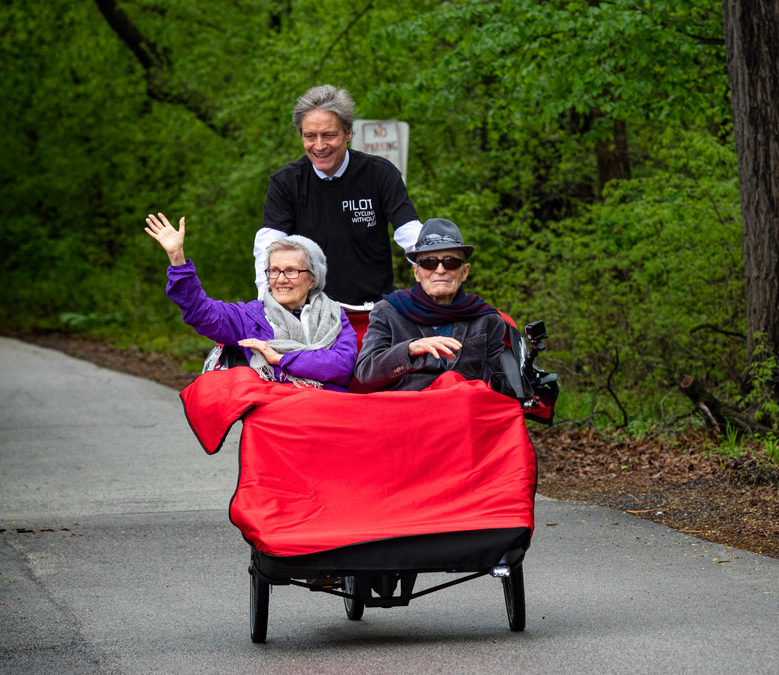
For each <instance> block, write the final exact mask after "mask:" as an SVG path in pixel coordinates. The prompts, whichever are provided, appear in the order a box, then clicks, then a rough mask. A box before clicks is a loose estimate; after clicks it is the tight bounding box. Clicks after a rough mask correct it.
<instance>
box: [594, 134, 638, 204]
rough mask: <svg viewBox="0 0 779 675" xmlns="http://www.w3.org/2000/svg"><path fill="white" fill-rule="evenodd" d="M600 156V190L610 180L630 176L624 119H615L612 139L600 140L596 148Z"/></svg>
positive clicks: (625, 178)
mask: <svg viewBox="0 0 779 675" xmlns="http://www.w3.org/2000/svg"><path fill="white" fill-rule="evenodd" d="M595 152H596V155H597V158H598V183H599V187H600V192H603V188H604V187H605V186H606V183H608V182H609V181H610V180H627V179H629V178H630V155H629V154H628V130H627V125H626V124H625V121H624V120H614V136H613V138H612V139H611V140H610V141H598V144H597V146H596V148H595Z"/></svg>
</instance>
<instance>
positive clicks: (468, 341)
mask: <svg viewBox="0 0 779 675" xmlns="http://www.w3.org/2000/svg"><path fill="white" fill-rule="evenodd" d="M505 332H506V324H505V322H504V320H503V318H502V317H501V316H500V314H486V315H484V316H479V317H477V318H475V319H473V320H471V321H456V322H454V334H453V335H452V337H453V338H454V339H455V340H459V341H460V342H461V343H462V349H460V351H458V352H457V356H456V357H455V358H454V359H445V358H441V359H440V360H438V359H436V358H435V357H433V356H432V355H431V354H423V355H420V356H414V357H413V358H412V356H411V355H410V354H409V352H408V345H409V343H410V342H413V341H414V340H418V339H419V338H423V337H430V336H432V335H433V334H434V333H433V328H432V327H431V326H423V325H421V324H418V323H415V322H413V321H411V320H409V319H407V318H406V317H404V316H403V315H402V314H400V313H399V312H398V311H397V310H396V309H395V308H394V307H393V306H392V305H391V304H390V303H389V302H387V301H386V300H382V301H380V302H378V303H376V306H375V307H374V308H373V311H372V312H371V315H370V324H369V325H368V331H367V332H366V333H365V337H364V338H363V343H362V349H361V350H360V354H359V355H358V356H357V365H356V366H355V368H354V376H355V378H356V379H357V381H358V382H359V383H360V385H362V386H361V388H360V390H361V391H378V390H380V389H397V390H405V391H413V390H419V389H424V388H425V387H427V386H428V385H430V384H431V383H432V382H433V380H435V379H436V378H437V377H438V376H439V375H441V374H442V373H444V372H446V371H447V370H454V371H456V372H458V373H460V374H461V375H462V376H463V377H465V378H466V379H468V380H478V379H482V380H484V381H489V378H490V375H491V374H492V373H493V372H494V371H496V370H500V369H501V368H500V354H501V352H502V351H503V348H504V345H503V336H504V334H505Z"/></svg>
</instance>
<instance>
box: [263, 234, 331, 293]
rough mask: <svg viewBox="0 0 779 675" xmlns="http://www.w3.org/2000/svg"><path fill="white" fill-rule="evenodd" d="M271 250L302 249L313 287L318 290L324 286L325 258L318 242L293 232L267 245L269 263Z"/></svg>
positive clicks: (325, 275) (325, 277)
mask: <svg viewBox="0 0 779 675" xmlns="http://www.w3.org/2000/svg"><path fill="white" fill-rule="evenodd" d="M273 251H303V253H305V254H306V269H307V270H308V271H309V272H310V273H311V278H312V279H313V280H314V288H316V289H319V290H320V291H321V290H323V289H324V287H325V280H326V279H327V260H326V259H325V254H324V252H323V251H322V249H321V248H319V244H317V243H316V242H315V241H314V240H313V239H309V238H308V237H303V236H302V235H299V234H293V235H291V236H289V237H284V239H277V240H276V241H272V242H271V243H270V245H269V246H268V264H269V265H270V254H271V253H273Z"/></svg>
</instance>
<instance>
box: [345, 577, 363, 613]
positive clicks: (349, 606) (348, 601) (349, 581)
mask: <svg viewBox="0 0 779 675" xmlns="http://www.w3.org/2000/svg"><path fill="white" fill-rule="evenodd" d="M343 586H344V593H346V594H347V595H350V596H353V597H350V598H344V607H345V608H346V616H347V617H348V618H349V619H351V620H352V621H359V620H360V619H362V614H363V612H364V611H365V603H364V602H363V601H362V600H360V598H359V597H357V582H356V580H355V578H354V577H344V578H343Z"/></svg>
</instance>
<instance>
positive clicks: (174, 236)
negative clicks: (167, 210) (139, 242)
mask: <svg viewBox="0 0 779 675" xmlns="http://www.w3.org/2000/svg"><path fill="white" fill-rule="evenodd" d="M143 229H144V230H146V233H147V234H148V235H149V236H150V237H152V238H154V239H156V240H157V241H158V242H159V244H160V246H162V248H164V249H165V253H167V254H168V258H169V259H170V264H171V265H183V264H184V263H185V262H187V259H186V258H185V257H184V235H185V233H186V228H185V227H184V218H182V219H181V220H179V229H178V230H177V229H176V228H175V227H173V225H171V224H170V223H169V222H168V219H167V218H166V217H165V214H164V213H158V214H157V215H156V216H155V215H154V214H151V213H150V214H149V216H148V217H147V218H146V227H144V228H143Z"/></svg>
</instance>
